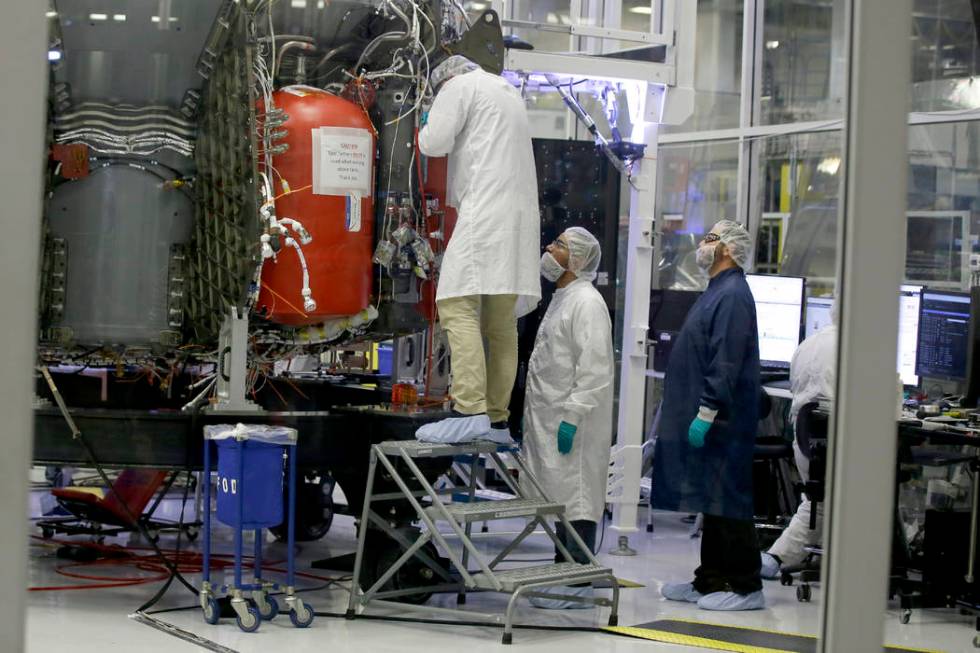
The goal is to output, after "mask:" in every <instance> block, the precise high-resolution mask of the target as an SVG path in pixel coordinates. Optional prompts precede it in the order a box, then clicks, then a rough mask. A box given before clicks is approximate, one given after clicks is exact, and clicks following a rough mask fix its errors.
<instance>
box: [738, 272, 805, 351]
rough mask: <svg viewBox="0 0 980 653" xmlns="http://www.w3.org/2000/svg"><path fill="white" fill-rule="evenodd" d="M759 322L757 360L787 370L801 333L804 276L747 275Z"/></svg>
mask: <svg viewBox="0 0 980 653" xmlns="http://www.w3.org/2000/svg"><path fill="white" fill-rule="evenodd" d="M745 279H746V281H748V283H749V288H750V289H751V290H752V296H753V297H754V298H755V313H756V318H757V320H758V322H759V361H760V363H761V364H762V367H763V368H767V369H789V363H790V361H791V360H792V359H793V353H794V352H795V351H796V347H797V345H799V344H800V335H801V334H802V332H803V297H804V292H805V289H806V280H805V279H804V278H803V277H780V276H770V275H765V274H747V275H745Z"/></svg>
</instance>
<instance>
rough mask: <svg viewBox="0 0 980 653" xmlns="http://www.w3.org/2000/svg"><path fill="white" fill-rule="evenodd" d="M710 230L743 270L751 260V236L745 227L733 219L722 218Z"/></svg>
mask: <svg viewBox="0 0 980 653" xmlns="http://www.w3.org/2000/svg"><path fill="white" fill-rule="evenodd" d="M711 230H712V231H713V232H714V233H716V234H718V237H719V240H721V242H723V243H725V246H726V247H728V254H729V256H731V257H732V260H734V261H735V264H736V265H738V267H740V268H742V269H743V270H744V269H746V266H747V265H748V264H749V263H750V262H751V261H752V236H750V235H749V232H748V231H746V230H745V227H743V226H742V225H740V224H739V223H737V222H735V221H733V220H722V221H720V222H718V223H717V224H716V225H715V226H714V227H712V228H711Z"/></svg>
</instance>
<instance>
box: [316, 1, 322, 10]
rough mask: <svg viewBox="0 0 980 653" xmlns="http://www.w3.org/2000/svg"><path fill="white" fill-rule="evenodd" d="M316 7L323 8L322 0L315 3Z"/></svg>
mask: <svg viewBox="0 0 980 653" xmlns="http://www.w3.org/2000/svg"><path fill="white" fill-rule="evenodd" d="M316 8H317V9H323V0H319V2H317V3H316Z"/></svg>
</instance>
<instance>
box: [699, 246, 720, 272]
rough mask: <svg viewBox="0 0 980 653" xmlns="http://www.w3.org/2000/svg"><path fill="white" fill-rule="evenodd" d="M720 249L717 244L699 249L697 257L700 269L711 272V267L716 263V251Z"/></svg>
mask: <svg viewBox="0 0 980 653" xmlns="http://www.w3.org/2000/svg"><path fill="white" fill-rule="evenodd" d="M716 249H718V245H717V243H709V244H708V245H704V246H703V247H698V252H697V254H696V256H695V260H696V261H697V264H698V267H699V268H701V269H702V270H710V269H711V266H712V265H714V263H715V250H716Z"/></svg>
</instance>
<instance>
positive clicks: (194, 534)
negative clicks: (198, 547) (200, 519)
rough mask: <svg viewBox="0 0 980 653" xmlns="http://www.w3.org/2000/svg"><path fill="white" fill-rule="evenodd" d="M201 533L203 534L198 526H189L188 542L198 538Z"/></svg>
mask: <svg viewBox="0 0 980 653" xmlns="http://www.w3.org/2000/svg"><path fill="white" fill-rule="evenodd" d="M200 534H201V533H200V531H198V530H197V529H196V528H188V529H187V533H186V535H187V541H188V542H193V541H195V540H197V536H198V535H200Z"/></svg>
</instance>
